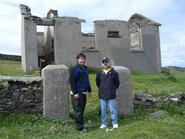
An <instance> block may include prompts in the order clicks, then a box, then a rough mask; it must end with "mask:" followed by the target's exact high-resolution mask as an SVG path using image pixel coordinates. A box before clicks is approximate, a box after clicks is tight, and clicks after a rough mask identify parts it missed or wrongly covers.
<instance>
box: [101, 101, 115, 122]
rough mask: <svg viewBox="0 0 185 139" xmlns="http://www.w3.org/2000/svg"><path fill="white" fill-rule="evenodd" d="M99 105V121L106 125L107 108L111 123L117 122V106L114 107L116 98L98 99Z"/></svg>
mask: <svg viewBox="0 0 185 139" xmlns="http://www.w3.org/2000/svg"><path fill="white" fill-rule="evenodd" d="M99 101H100V107H101V122H102V124H104V125H107V108H109V110H110V113H111V118H112V124H117V123H118V121H117V120H118V118H117V108H116V99H110V100H103V99H100V100H99Z"/></svg>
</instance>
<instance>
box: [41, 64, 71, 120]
mask: <svg viewBox="0 0 185 139" xmlns="http://www.w3.org/2000/svg"><path fill="white" fill-rule="evenodd" d="M42 76H43V89H44V91H43V92H44V93H43V115H44V116H47V117H49V118H63V119H66V118H68V116H69V96H68V91H69V89H68V87H69V82H68V81H69V72H68V68H67V67H66V66H65V65H48V66H47V67H45V68H44V69H43V70H42Z"/></svg>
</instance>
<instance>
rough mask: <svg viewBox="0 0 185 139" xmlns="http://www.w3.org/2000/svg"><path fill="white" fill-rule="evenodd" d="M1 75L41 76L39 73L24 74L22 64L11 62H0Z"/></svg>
mask: <svg viewBox="0 0 185 139" xmlns="http://www.w3.org/2000/svg"><path fill="white" fill-rule="evenodd" d="M0 75H5V76H39V72H38V71H33V72H27V73H26V72H23V71H22V70H21V63H20V62H18V61H11V60H0Z"/></svg>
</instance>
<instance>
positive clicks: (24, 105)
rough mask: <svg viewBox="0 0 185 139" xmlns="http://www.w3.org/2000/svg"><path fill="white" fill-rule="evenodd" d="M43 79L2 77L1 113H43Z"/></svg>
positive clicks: (0, 83)
mask: <svg viewBox="0 0 185 139" xmlns="http://www.w3.org/2000/svg"><path fill="white" fill-rule="evenodd" d="M42 99H43V91H42V78H39V77H7V78H5V77H0V113H20V112H23V113H42Z"/></svg>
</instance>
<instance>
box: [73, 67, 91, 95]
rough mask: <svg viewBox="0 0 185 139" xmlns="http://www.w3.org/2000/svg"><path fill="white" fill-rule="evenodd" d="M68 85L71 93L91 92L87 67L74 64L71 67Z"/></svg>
mask: <svg viewBox="0 0 185 139" xmlns="http://www.w3.org/2000/svg"><path fill="white" fill-rule="evenodd" d="M70 86H71V90H72V92H73V94H77V93H81V92H86V91H88V92H91V86H90V83H89V76H88V69H87V67H86V66H81V65H79V64H78V65H76V66H75V67H73V68H72V69H71V73H70Z"/></svg>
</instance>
